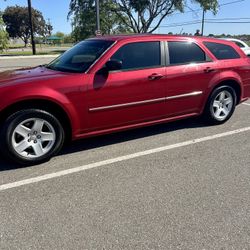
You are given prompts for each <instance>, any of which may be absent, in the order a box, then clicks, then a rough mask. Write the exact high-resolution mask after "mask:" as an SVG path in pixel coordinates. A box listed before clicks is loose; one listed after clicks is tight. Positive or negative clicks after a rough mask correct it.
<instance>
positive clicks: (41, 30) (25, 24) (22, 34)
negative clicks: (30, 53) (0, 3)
mask: <svg viewBox="0 0 250 250" xmlns="http://www.w3.org/2000/svg"><path fill="white" fill-rule="evenodd" d="M3 21H4V23H5V25H6V30H7V32H8V33H9V35H10V37H12V38H16V37H19V38H21V39H22V40H23V41H24V44H25V47H26V46H27V44H28V41H29V39H30V37H31V31H30V25H29V14H28V8H27V7H21V6H18V5H16V6H11V7H7V8H6V9H5V11H4V13H3ZM32 23H33V29H34V33H35V34H36V35H41V36H46V34H47V32H48V26H47V24H46V22H45V20H44V18H43V15H42V13H41V12H40V11H38V10H35V9H34V8H32Z"/></svg>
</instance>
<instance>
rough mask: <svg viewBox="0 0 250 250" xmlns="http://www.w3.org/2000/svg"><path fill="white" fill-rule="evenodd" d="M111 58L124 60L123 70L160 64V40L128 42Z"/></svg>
mask: <svg viewBox="0 0 250 250" xmlns="http://www.w3.org/2000/svg"><path fill="white" fill-rule="evenodd" d="M111 59H116V60H120V61H122V70H130V69H140V68H151V67H156V66H160V65H161V51H160V42H140V43H130V44H126V45H124V46H123V47H121V48H120V49H119V50H118V51H117V52H116V53H115V54H114V55H113V56H112V58H111Z"/></svg>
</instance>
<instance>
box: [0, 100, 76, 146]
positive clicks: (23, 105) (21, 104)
mask: <svg viewBox="0 0 250 250" xmlns="http://www.w3.org/2000/svg"><path fill="white" fill-rule="evenodd" d="M22 109H41V110H44V111H47V112H49V113H51V114H52V115H54V116H55V117H56V118H57V119H58V120H59V121H60V122H61V123H62V124H63V128H64V129H65V134H66V141H70V140H71V139H72V135H73V124H72V122H71V119H70V116H69V114H68V112H67V111H65V109H64V108H63V107H62V106H61V105H60V104H58V103H56V102H53V101H51V100H47V99H42V98H41V99H27V100H21V101H17V102H15V103H12V104H10V105H8V106H7V107H5V108H4V109H3V110H1V111H0V124H2V123H3V122H4V121H5V120H6V119H7V117H8V116H10V115H11V114H13V113H14V112H17V111H19V110H22Z"/></svg>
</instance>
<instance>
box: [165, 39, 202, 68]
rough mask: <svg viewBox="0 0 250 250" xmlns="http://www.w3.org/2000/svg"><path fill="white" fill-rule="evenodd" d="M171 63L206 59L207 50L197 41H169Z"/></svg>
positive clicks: (185, 62)
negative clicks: (197, 43)
mask: <svg viewBox="0 0 250 250" xmlns="http://www.w3.org/2000/svg"><path fill="white" fill-rule="evenodd" d="M168 48H169V59H170V64H187V63H193V62H204V61H206V54H205V52H204V51H203V50H202V49H201V48H200V47H199V46H198V45H196V44H195V43H190V42H168Z"/></svg>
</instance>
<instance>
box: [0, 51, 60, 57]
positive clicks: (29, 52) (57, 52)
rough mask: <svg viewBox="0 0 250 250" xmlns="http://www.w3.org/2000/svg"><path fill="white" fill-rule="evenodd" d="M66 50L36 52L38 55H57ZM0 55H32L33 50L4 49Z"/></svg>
mask: <svg viewBox="0 0 250 250" xmlns="http://www.w3.org/2000/svg"><path fill="white" fill-rule="evenodd" d="M63 52H64V50H55V51H49V52H46V51H38V52H37V53H36V54H37V55H57V54H62V53H63ZM0 55H6V56H32V55H33V54H32V52H31V51H7V52H5V51H3V52H0Z"/></svg>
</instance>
